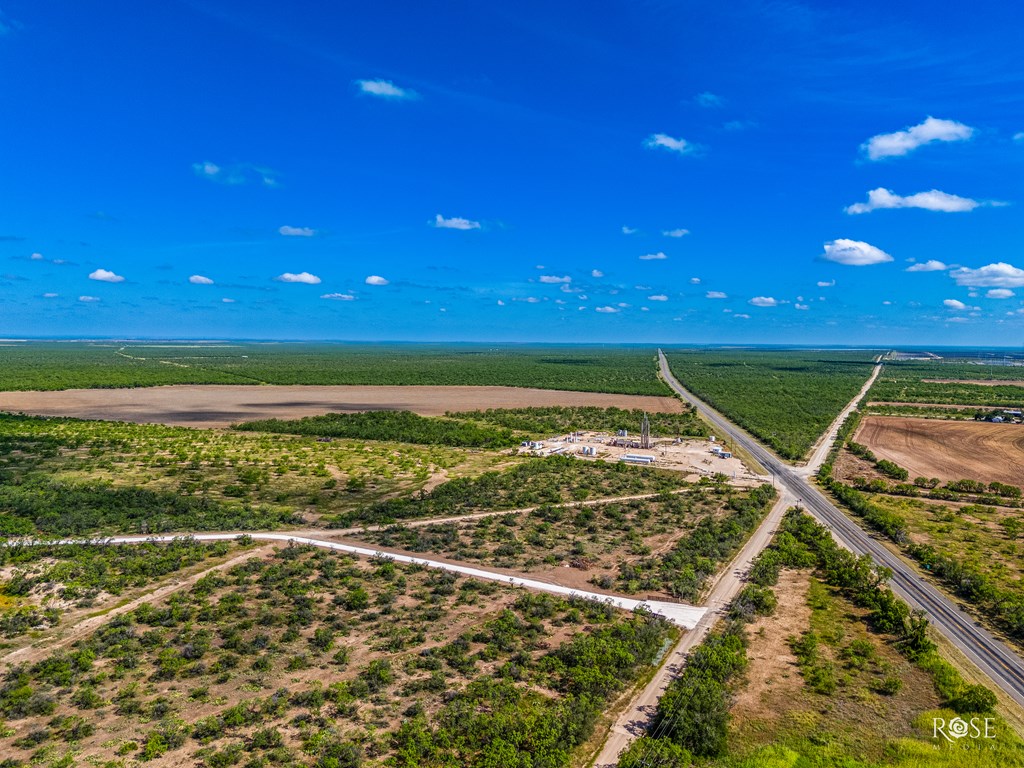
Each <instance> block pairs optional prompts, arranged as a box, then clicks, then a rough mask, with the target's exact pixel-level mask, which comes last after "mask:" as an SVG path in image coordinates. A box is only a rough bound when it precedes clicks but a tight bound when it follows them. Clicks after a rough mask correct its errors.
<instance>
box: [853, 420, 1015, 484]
mask: <svg viewBox="0 0 1024 768" xmlns="http://www.w3.org/2000/svg"><path fill="white" fill-rule="evenodd" d="M854 440H856V441H857V442H858V443H862V444H864V445H866V446H867V447H868V448H870V449H871V450H872V451H873V452H874V453H875V454H876V455H877V456H879V457H880V458H883V459H888V460H890V461H894V462H896V463H897V464H899V465H900V466H902V467H905V468H906V469H907V470H908V472H909V473H910V476H911V477H916V476H924V477H929V478H931V477H937V478H939V479H940V480H959V479H961V478H971V479H973V480H980V481H981V482H984V483H991V482H1000V483H1010V484H1020V483H1021V482H1024V426H1022V425H1020V424H992V423H990V422H984V421H973V420H971V421H941V420H937V419H915V418H899V417H889V416H870V415H869V416H866V417H865V418H864V419H863V420H862V421H861V426H860V428H859V429H858V431H857V433H856V435H855V436H854Z"/></svg>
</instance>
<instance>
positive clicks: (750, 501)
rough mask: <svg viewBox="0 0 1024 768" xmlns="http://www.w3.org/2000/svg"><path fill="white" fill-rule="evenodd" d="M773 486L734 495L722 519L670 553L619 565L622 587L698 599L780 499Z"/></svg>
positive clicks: (710, 520) (711, 520)
mask: <svg viewBox="0 0 1024 768" xmlns="http://www.w3.org/2000/svg"><path fill="white" fill-rule="evenodd" d="M776 495H777V494H776V491H775V489H774V488H773V487H772V486H771V485H767V484H765V485H762V486H760V487H758V488H755V489H754V490H752V491H751V492H750V493H749V494H747V495H745V496H734V497H733V498H731V499H730V500H729V502H728V503H727V505H726V507H727V511H726V514H724V515H723V516H721V517H716V516H714V515H706V516H705V517H703V518H701V520H700V521H699V522H698V523H697V525H695V526H694V528H693V530H692V531H690V532H689V533H688V534H687V535H686V536H684V537H682V538H681V539H680V540H679V541H678V543H677V544H676V545H675V546H674V547H673V548H672V549H671V550H670V551H669V552H666V553H665V554H662V555H658V556H656V557H645V558H642V559H640V560H636V561H633V562H626V563H623V564H622V565H621V566H619V577H618V584H619V586H620V587H621V588H622V589H623V590H624V591H626V592H627V593H630V594H632V593H635V592H640V591H643V590H664V591H666V592H668V593H669V594H671V595H673V596H674V597H678V598H681V599H683V600H691V601H692V600H696V599H697V598H698V597H699V596H700V592H701V589H702V588H703V586H704V583H705V582H706V581H707V580H708V579H709V578H710V577H711V576H713V575H714V574H715V573H717V571H718V568H719V566H720V565H721V563H723V562H725V561H726V560H727V559H728V558H729V557H731V556H732V554H733V553H735V552H736V551H737V550H738V549H739V548H740V546H741V545H742V544H743V542H744V541H746V540H747V537H748V536H749V535H750V533H751V531H753V530H754V528H756V527H757V524H758V523H759V522H760V521H761V519H762V518H763V517H764V515H765V513H767V511H768V509H769V508H770V507H771V505H772V503H773V502H774V501H775V498H776Z"/></svg>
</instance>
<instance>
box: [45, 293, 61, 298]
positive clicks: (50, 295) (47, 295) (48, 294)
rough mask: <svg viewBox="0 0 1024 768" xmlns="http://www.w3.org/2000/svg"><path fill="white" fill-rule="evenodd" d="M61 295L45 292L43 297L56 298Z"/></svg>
mask: <svg viewBox="0 0 1024 768" xmlns="http://www.w3.org/2000/svg"><path fill="white" fill-rule="evenodd" d="M59 295H60V294H59V293H44V294H43V298H44V299H56V298H57V297H58V296H59Z"/></svg>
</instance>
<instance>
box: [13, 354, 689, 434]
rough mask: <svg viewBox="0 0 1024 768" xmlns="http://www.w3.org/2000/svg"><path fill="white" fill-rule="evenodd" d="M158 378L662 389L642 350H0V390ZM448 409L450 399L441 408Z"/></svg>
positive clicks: (150, 382) (651, 358)
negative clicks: (444, 406)
mask: <svg viewBox="0 0 1024 768" xmlns="http://www.w3.org/2000/svg"><path fill="white" fill-rule="evenodd" d="M161 384H276V385H299V384H330V385H342V384H345V385H352V384H359V385H367V384H373V385H389V384H390V385H412V384H415V385H435V386H445V387H450V386H454V385H473V386H487V387H494V386H503V387H522V386H530V387H536V388H539V389H562V390H573V391H582V392H614V393H622V394H632V395H660V396H666V395H668V394H669V391H668V388H667V387H666V386H665V385H664V384H663V383H662V382H661V381H659V380H658V378H657V365H656V362H655V350H654V349H653V348H650V347H622V346H603V345H593V346H559V345H551V346H521V345H509V346H493V345H482V344H451V345H437V344H387V345H384V344H287V343H262V344H261V343H234V342H233V343H212V342H207V343H199V342H197V343H165V344H159V343H148V344H146V343H128V342H124V343H120V342H92V343H87V342H80V343H42V342H40V343H25V344H22V345H20V346H10V347H4V348H2V349H0V391H3V390H56V389H86V388H94V387H103V388H112V387H113V388H116V387H152V386H157V385H161ZM531 404H532V403H529V402H525V403H518V405H531ZM541 404H543V403H541ZM549 404H551V405H554V404H558V402H557V401H555V402H552V403H549ZM592 404H595V405H599V404H600V403H592ZM453 405H455V404H454V403H452V402H451V401H450V400H449V401H448V403H447V406H446V407H447V408H449V409H450V408H451V407H452V406H453ZM501 405H502V404H501V403H496V402H492V403H484V402H475V403H473V402H470V403H467V404H466V405H464V406H461V407H464V408H470V409H474V408H489V407H500V406H501ZM4 407H6V406H4ZM300 415H301V414H300ZM241 418H244V417H241ZM248 418H259V417H258V416H255V415H250V416H249V417H248ZM236 420H240V418H236Z"/></svg>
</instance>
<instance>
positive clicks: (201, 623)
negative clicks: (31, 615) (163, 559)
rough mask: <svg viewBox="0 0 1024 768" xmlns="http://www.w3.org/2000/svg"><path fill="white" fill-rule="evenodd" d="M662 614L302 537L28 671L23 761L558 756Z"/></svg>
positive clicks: (652, 641)
mask: <svg viewBox="0 0 1024 768" xmlns="http://www.w3.org/2000/svg"><path fill="white" fill-rule="evenodd" d="M673 633H674V630H672V629H671V628H670V627H669V626H668V625H667V624H666V623H664V622H662V621H661V620H658V619H654V618H651V617H649V616H645V615H643V614H637V615H626V614H620V613H618V612H616V611H615V610H614V609H611V608H609V607H608V606H606V605H603V604H600V603H596V602H589V601H584V600H574V599H570V600H562V599H558V598H555V597H552V596H548V595H531V594H529V593H526V592H524V591H522V590H516V589H512V588H510V587H505V586H502V585H499V584H496V583H493V582H488V583H484V582H478V581H474V580H470V579H460V578H458V577H456V575H454V574H450V573H444V572H439V571H434V570H429V569H421V568H416V567H413V566H401V565H398V564H395V563H393V562H391V561H389V560H386V559H378V560H376V561H372V562H371V561H357V560H354V559H351V558H348V557H345V556H339V555H337V554H336V553H331V552H323V551H317V552H312V551H309V550H307V549H305V548H300V547H287V548H283V549H280V550H278V551H277V552H276V554H274V555H272V556H269V557H264V558H254V559H251V560H249V561H247V562H246V563H244V564H241V565H238V566H235V567H233V568H231V569H230V570H227V571H225V572H218V573H211V574H209V575H207V576H205V577H204V578H202V579H201V580H199V581H198V582H196V583H195V584H194V585H193V586H192V587H191V588H190V589H189V590H187V591H184V592H181V593H177V594H175V595H173V596H171V597H170V598H167V599H165V600H161V601H157V602H155V603H153V604H144V605H140V606H139V607H137V608H136V609H135V610H133V611H131V612H130V613H127V614H124V615H122V616H118V617H117V618H115V619H113V620H111V621H109V622H108V623H106V624H105V625H103V626H102V627H100V628H99V629H98V630H97V631H95V632H94V633H93V634H91V635H89V636H87V637H85V638H82V639H80V640H79V641H78V642H76V643H75V644H74V645H72V646H69V647H66V648H61V649H56V650H51V651H47V652H41V653H40V654H39V655H38V657H37V658H33V659H31V660H29V661H27V662H25V663H21V664H18V665H15V666H9V667H8V668H7V669H6V670H5V672H4V675H3V679H2V682H0V717H2V718H3V720H2V730H0V754H3V755H4V757H5V759H6V760H7V762H6V763H5V765H9V766H19V765H23V764H24V765H28V764H30V763H31V764H33V765H50V766H56V765H67V766H69V765H72V764H100V765H112V766H113V765H127V764H134V763H135V762H136V761H141V762H143V763H146V764H150V765H154V766H174V765H182V764H186V763H187V764H197V765H200V766H209V767H210V768H218V767H220V766H229V765H235V764H243V763H244V764H245V765H249V766H263V765H283V766H300V765H310V766H312V765H315V766H350V767H352V766H360V765H362V766H384V765H388V766H400V767H406V768H413V767H414V766H425V767H426V768H431V767H433V766H437V767H438V768H440V767H441V766H449V765H452V764H453V761H455V763H454V764H458V765H464V766H469V767H470V768H473V767H475V766H479V767H480V768H491V767H492V766H504V765H512V764H515V763H510V762H508V760H510V759H513V760H517V761H519V763H518V764H525V763H523V762H522V761H523V760H526V759H528V760H530V762H529V763H528V764H531V765H544V766H551V768H558V767H560V766H567V765H569V763H570V760H571V758H572V756H573V750H574V748H575V747H577V746H578V745H580V744H581V743H583V742H584V741H585V740H586V739H587V738H588V737H589V736H590V734H591V733H592V731H593V728H594V725H595V723H596V721H597V719H598V718H599V716H600V714H601V710H602V708H603V707H604V706H605V705H606V703H607V701H608V700H609V699H610V698H611V697H613V696H615V695H616V694H617V693H619V692H620V691H622V690H623V688H624V687H625V686H629V685H630V684H631V683H632V682H633V681H634V680H636V679H637V678H638V677H639V676H641V675H643V674H644V673H645V671H646V670H647V669H648V666H647V665H649V664H650V663H651V662H652V661H653V660H654V659H655V658H656V656H657V654H658V653H659V651H660V650H662V649H663V647H664V646H665V644H666V642H668V641H669V639H670V638H671V637H672V636H673Z"/></svg>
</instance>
